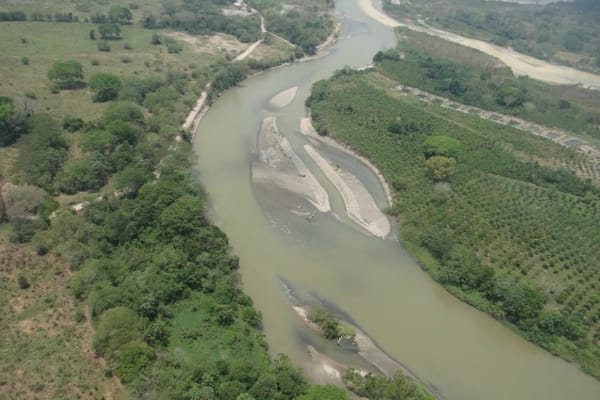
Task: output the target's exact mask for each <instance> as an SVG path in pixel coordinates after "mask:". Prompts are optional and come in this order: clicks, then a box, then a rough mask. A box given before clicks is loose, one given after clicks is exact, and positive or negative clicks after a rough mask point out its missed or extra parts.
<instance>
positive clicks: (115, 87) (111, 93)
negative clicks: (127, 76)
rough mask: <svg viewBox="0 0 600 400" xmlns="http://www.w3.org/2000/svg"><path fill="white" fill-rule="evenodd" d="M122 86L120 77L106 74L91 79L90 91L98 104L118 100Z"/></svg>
mask: <svg viewBox="0 0 600 400" xmlns="http://www.w3.org/2000/svg"><path fill="white" fill-rule="evenodd" d="M122 86H123V84H122V83H121V80H120V79H119V78H118V77H116V76H114V75H112V74H108V73H105V72H101V73H98V74H95V75H93V76H92V77H91V78H90V89H92V91H93V92H94V101H95V102H98V103H103V102H106V101H110V100H114V99H116V98H117V96H118V95H119V90H121V87H122Z"/></svg>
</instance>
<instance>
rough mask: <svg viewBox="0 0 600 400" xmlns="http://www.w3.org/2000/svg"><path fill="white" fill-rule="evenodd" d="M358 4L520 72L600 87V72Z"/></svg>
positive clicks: (366, 0) (369, 2)
mask: <svg viewBox="0 0 600 400" xmlns="http://www.w3.org/2000/svg"><path fill="white" fill-rule="evenodd" d="M358 4H359V6H360V7H361V9H362V10H363V11H364V12H365V13H366V14H367V15H368V16H369V17H371V18H373V19H375V20H376V21H378V22H379V23H381V24H383V25H386V26H389V27H393V28H396V27H404V28H408V29H411V30H414V31H417V32H423V33H427V34H429V35H432V36H437V37H439V38H441V39H445V40H447V41H450V42H454V43H458V44H461V45H463V46H467V47H471V48H473V49H476V50H479V51H481V52H483V53H486V54H488V55H490V56H493V57H496V58H498V59H499V60H500V61H502V62H503V63H504V64H506V65H507V66H509V67H510V68H511V69H512V70H513V72H514V73H515V74H516V75H527V76H530V77H531V78H534V79H537V80H540V81H544V82H549V83H555V84H568V85H574V84H581V85H583V86H584V87H587V88H590V89H594V90H600V75H595V74H591V73H589V72H584V71H580V70H577V69H575V68H570V67H566V66H562V65H555V64H550V63H548V62H545V61H542V60H539V59H537V58H534V57H531V56H527V55H525V54H521V53H518V52H516V51H514V50H512V49H509V48H504V47H500V46H497V45H494V44H491V43H487V42H484V41H482V40H477V39H471V38H466V37H463V36H460V35H457V34H455V33H452V32H447V31H443V30H441V29H436V28H433V27H431V26H429V25H427V24H425V23H424V22H423V21H419V22H420V25H417V24H414V23H411V22H400V21H397V20H395V19H393V18H392V17H390V16H389V15H386V14H385V13H383V12H382V11H379V10H378V9H377V8H375V6H374V5H373V0H358Z"/></svg>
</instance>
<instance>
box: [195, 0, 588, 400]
mask: <svg viewBox="0 0 600 400" xmlns="http://www.w3.org/2000/svg"><path fill="white" fill-rule="evenodd" d="M336 3H337V9H336V16H337V17H338V19H339V20H340V21H341V22H342V29H341V32H340V38H339V40H338V41H337V42H336V43H335V44H334V45H332V46H331V47H330V48H328V49H327V50H325V52H324V54H322V55H321V56H320V57H318V58H316V59H313V60H310V61H306V62H302V63H295V64H292V65H288V66H284V67H281V68H277V69H274V70H271V71H268V72H265V73H263V74H260V75H257V76H254V77H252V78H250V79H247V80H246V81H244V82H243V83H242V84H241V85H240V86H239V87H236V88H233V89H231V90H229V91H227V92H226V93H224V94H223V95H222V96H221V97H220V98H219V99H218V100H217V101H216V103H215V104H214V105H213V106H212V108H211V109H210V110H209V111H208V112H207V113H206V115H205V116H204V118H203V120H202V122H201V123H200V126H199V129H198V131H197V133H196V136H195V139H194V150H195V154H196V156H197V161H196V165H197V169H196V170H197V172H198V179H199V180H200V182H201V183H202V184H203V185H204V187H205V188H206V190H207V191H208V193H209V197H210V202H211V214H212V218H213V220H214V221H215V223H216V224H217V225H219V226H220V227H221V228H222V229H223V230H224V231H225V233H227V235H228V236H229V238H230V241H231V245H232V248H233V251H234V252H235V254H237V255H238V256H239V257H240V260H241V276H242V284H243V289H244V291H245V292H246V293H248V294H249V295H250V296H251V297H252V298H253V300H254V301H255V304H256V307H257V308H258V309H259V310H260V311H261V312H262V313H263V319H264V330H265V334H266V337H267V340H268V342H269V345H270V348H271V351H272V353H273V354H276V353H285V354H287V355H289V356H290V357H291V358H292V360H293V361H294V362H295V363H296V364H298V365H302V366H305V368H311V367H310V357H309V355H308V352H307V347H306V345H307V344H311V345H312V346H314V347H315V348H316V349H317V350H318V351H319V352H322V353H325V354H327V355H329V356H330V357H332V358H334V359H336V360H338V361H340V362H342V363H345V364H357V366H362V367H364V365H365V363H363V364H362V365H361V364H360V361H359V357H357V356H353V355H351V354H346V353H344V352H343V351H341V350H339V349H338V348H336V345H335V343H328V342H326V341H325V340H323V339H321V338H319V337H318V336H317V335H315V334H314V333H313V332H312V331H310V330H309V329H308V328H307V327H306V326H305V325H304V324H303V322H302V320H301V319H300V318H299V317H298V315H297V314H296V313H295V312H294V311H293V309H292V308H291V306H290V301H289V298H288V294H287V293H286V290H285V285H284V284H283V282H289V284H290V286H293V287H295V288H297V291H298V292H299V293H303V296H306V297H309V294H315V295H317V296H316V297H318V298H321V299H325V300H327V301H328V302H330V303H331V304H335V305H336V306H337V307H339V309H341V310H343V311H345V312H346V313H347V314H348V316H349V317H351V318H352V319H353V321H354V322H355V323H356V324H357V325H358V326H360V327H361V328H362V329H363V330H364V331H365V332H366V333H367V334H368V335H369V336H371V337H372V338H373V340H374V341H376V342H377V344H378V345H379V346H380V347H381V348H382V349H383V350H385V351H386V352H387V353H388V354H389V355H390V356H391V357H393V358H394V359H396V360H398V361H400V362H401V363H402V364H404V365H405V366H406V367H408V368H409V369H410V370H411V371H412V372H413V373H414V374H415V375H417V376H418V377H419V378H420V379H421V380H422V381H423V382H425V383H427V384H428V385H430V386H433V387H435V388H436V391H437V392H438V394H440V395H441V396H440V397H443V398H447V399H451V400H459V399H461V400H468V399H489V400H507V399H544V400H554V399H555V400H565V399H590V400H592V399H593V400H597V399H600V382H598V381H597V380H595V379H594V378H591V377H589V376H587V375H586V374H584V373H582V372H581V371H579V370H578V368H577V367H575V366H573V365H570V364H569V363H567V362H565V361H563V360H561V359H559V358H556V357H553V356H552V355H550V354H549V353H547V352H545V351H543V350H541V349H540V348H538V347H536V346H534V345H533V344H530V343H529V342H527V341H525V340H524V339H522V338H521V337H519V336H518V335H516V334H515V333H513V332H512V331H510V330H509V329H507V328H506V327H505V326H503V325H502V324H501V323H499V322H497V321H495V320H494V319H492V318H490V317H488V316H487V315H485V314H483V313H481V312H479V311H477V310H475V309H474V308H472V307H470V306H468V305H466V304H464V303H462V302H460V301H459V300H457V299H456V298H455V297H453V296H452V295H451V294H449V293H448V292H446V291H445V290H444V289H443V288H442V287H440V286H439V285H438V284H437V283H436V282H434V281H433V280H432V279H431V278H430V277H429V276H428V275H427V274H426V273H425V272H423V271H422V270H421V269H420V268H419V266H418V265H417V263H416V262H415V261H414V260H413V259H412V258H411V257H410V256H409V255H408V253H407V252H406V250H405V249H404V248H403V247H402V246H401V244H399V243H398V241H397V240H394V239H393V237H392V238H388V239H385V240H383V239H380V238H376V237H375V236H371V235H369V234H368V233H366V232H365V231H363V230H362V228H360V227H359V226H358V225H356V224H354V223H353V222H352V221H350V220H349V219H348V217H347V216H346V212H345V209H344V203H343V202H342V198H341V196H340V194H339V193H338V191H337V190H336V189H335V187H334V186H333V185H332V184H331V183H330V181H329V180H328V179H327V178H326V176H325V175H324V174H323V172H322V171H321V170H320V169H319V168H318V167H317V165H316V164H315V163H314V161H313V160H312V159H311V158H310V157H309V156H308V155H307V153H306V152H305V151H304V146H305V145H306V144H311V145H314V146H316V144H315V143H314V142H311V140H310V139H308V138H307V137H305V136H303V135H301V134H300V133H299V126H300V119H301V118H302V117H304V116H305V115H306V110H305V108H304V101H305V99H306V97H307V96H308V95H309V93H310V87H311V85H312V84H313V83H314V82H315V81H317V80H319V79H325V78H327V77H329V76H331V74H332V73H333V72H334V71H335V70H338V69H340V68H343V67H344V66H346V65H348V66H352V67H362V66H365V65H367V64H369V63H370V62H371V58H372V56H373V55H374V54H375V53H376V52H377V51H378V50H381V49H386V48H390V47H392V46H394V42H395V38H394V34H393V32H392V30H391V29H390V28H388V27H385V26H383V25H381V24H379V23H377V22H376V21H375V20H373V19H371V18H369V17H368V16H366V15H365V14H364V12H363V11H362V9H361V8H360V7H359V6H358V5H357V1H356V0H337V1H336ZM295 86H297V87H298V92H297V95H296V97H295V99H294V101H293V102H292V103H291V104H290V105H289V106H287V107H283V108H281V109H276V108H273V107H272V106H269V101H270V99H271V98H272V97H273V96H274V95H276V94H277V93H280V92H282V91H283V90H286V89H288V88H291V87H295ZM269 116H274V117H276V118H277V125H278V127H279V130H280V132H281V134H282V135H283V136H284V137H286V138H287V139H288V140H289V142H290V144H291V147H292V148H293V149H294V150H295V151H296V153H297V154H298V156H299V157H300V158H301V159H302V160H303V161H304V163H305V164H306V166H307V167H308V169H309V170H310V171H312V173H313V174H314V176H315V177H316V178H317V180H318V181H319V182H320V183H321V185H322V186H323V187H324V188H325V189H326V191H327V193H328V195H329V201H330V203H331V209H332V210H331V211H330V212H327V213H322V212H319V211H318V210H314V207H312V206H311V204H310V203H309V202H307V201H305V200H304V199H302V198H301V197H300V196H297V195H294V194H291V193H288V192H286V191H285V190H282V189H279V188H277V187H274V186H273V187H269V186H268V185H260V186H259V185H256V184H254V183H253V181H252V178H251V175H252V164H253V163H254V162H256V160H257V136H258V132H259V129H260V126H261V123H262V121H263V119H264V118H265V117H269ZM318 150H319V152H320V153H321V154H322V155H323V156H325V157H327V158H328V159H329V160H330V161H331V162H332V163H334V164H336V165H339V166H341V167H343V168H344V169H346V170H348V171H350V172H352V173H353V174H354V175H355V176H356V177H358V178H359V179H360V180H361V181H362V182H363V183H364V185H365V186H366V187H367V188H368V189H369V191H370V192H371V194H372V196H373V197H374V198H375V200H376V202H377V203H378V204H379V205H380V206H381V207H385V205H386V200H385V195H384V191H383V189H382V187H381V185H380V183H379V181H378V179H377V178H376V176H375V175H374V174H373V173H372V172H371V171H370V170H369V169H368V168H367V167H366V166H365V165H364V164H362V163H361V162H360V161H358V160H357V159H354V158H353V157H351V156H349V155H348V154H346V153H344V152H341V151H339V150H337V149H334V148H330V147H328V146H325V145H320V146H318ZM311 207H312V208H311ZM298 210H302V211H307V212H309V213H312V212H313V211H315V212H314V217H312V218H306V217H305V216H302V215H301V213H300V212H298ZM311 215H312V214H311ZM395 229H396V228H395V227H392V231H393V230H395ZM392 236H393V235H392Z"/></svg>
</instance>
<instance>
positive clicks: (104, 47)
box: [97, 40, 110, 51]
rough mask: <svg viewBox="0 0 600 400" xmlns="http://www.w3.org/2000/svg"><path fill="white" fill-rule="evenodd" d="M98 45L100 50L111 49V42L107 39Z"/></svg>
mask: <svg viewBox="0 0 600 400" xmlns="http://www.w3.org/2000/svg"><path fill="white" fill-rule="evenodd" d="M97 47H98V51H110V44H109V43H108V42H107V41H105V40H103V41H100V42H98V45H97Z"/></svg>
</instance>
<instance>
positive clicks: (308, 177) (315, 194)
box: [252, 117, 331, 212]
mask: <svg viewBox="0 0 600 400" xmlns="http://www.w3.org/2000/svg"><path fill="white" fill-rule="evenodd" d="M258 152H259V160H260V161H259V162H255V163H253V165H252V179H253V181H254V182H257V183H259V182H262V183H267V184H274V185H276V186H278V187H280V188H282V189H285V190H287V191H290V192H293V193H296V194H298V195H300V196H302V197H304V198H305V199H306V200H308V201H309V202H310V203H311V204H313V205H314V206H315V208H316V209H317V210H319V211H320V212H328V211H330V210H331V206H330V204H329V196H328V194H327V191H326V190H325V189H324V188H323V186H321V184H320V183H319V181H318V180H317V178H315V176H314V175H313V174H312V172H310V170H309V169H308V168H307V167H306V165H305V164H304V162H303V161H302V160H301V159H300V157H298V155H297V154H296V153H295V152H294V150H293V149H292V146H291V145H290V143H289V141H288V140H287V139H286V138H284V137H283V136H282V135H281V134H280V133H279V130H278V129H277V123H276V118H275V117H267V118H265V119H264V120H263V124H262V127H261V129H260V133H259V135H258Z"/></svg>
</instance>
